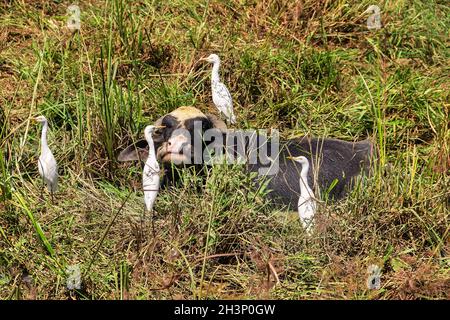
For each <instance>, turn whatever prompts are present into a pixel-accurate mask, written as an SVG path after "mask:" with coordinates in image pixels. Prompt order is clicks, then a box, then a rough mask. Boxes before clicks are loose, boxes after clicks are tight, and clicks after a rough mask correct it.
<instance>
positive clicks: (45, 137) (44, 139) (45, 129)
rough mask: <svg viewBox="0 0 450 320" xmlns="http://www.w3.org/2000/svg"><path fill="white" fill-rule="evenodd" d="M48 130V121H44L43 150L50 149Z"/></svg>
mask: <svg viewBox="0 0 450 320" xmlns="http://www.w3.org/2000/svg"><path fill="white" fill-rule="evenodd" d="M47 130H48V122H47V121H44V123H43V125H42V133H41V150H45V149H49V148H48V144H47Z"/></svg>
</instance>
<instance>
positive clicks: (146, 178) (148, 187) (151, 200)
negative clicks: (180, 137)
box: [142, 126, 160, 212]
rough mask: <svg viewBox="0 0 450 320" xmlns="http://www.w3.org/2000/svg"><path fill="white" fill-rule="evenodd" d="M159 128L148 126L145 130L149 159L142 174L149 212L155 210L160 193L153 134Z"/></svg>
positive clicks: (145, 199) (145, 200) (146, 205)
mask: <svg viewBox="0 0 450 320" xmlns="http://www.w3.org/2000/svg"><path fill="white" fill-rule="evenodd" d="M156 128H157V126H147V127H145V130H144V135H145V140H147V143H148V158H147V160H146V161H145V165H144V171H143V172H142V187H143V189H144V202H145V208H146V210H147V211H149V212H150V211H152V210H153V205H154V204H155V200H156V196H157V195H158V191H159V172H160V169H159V164H158V161H157V160H156V151H155V145H154V143H153V137H152V135H153V132H154V131H155V129H156Z"/></svg>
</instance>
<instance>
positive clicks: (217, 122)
mask: <svg viewBox="0 0 450 320" xmlns="http://www.w3.org/2000/svg"><path fill="white" fill-rule="evenodd" d="M205 115H206V117H207V118H208V120H209V121H211V123H212V125H213V127H214V128H216V129H219V130H221V131H227V125H226V124H225V122H223V121H222V120H221V119H219V118H218V117H216V116H215V115H213V114H210V113H207V114H205Z"/></svg>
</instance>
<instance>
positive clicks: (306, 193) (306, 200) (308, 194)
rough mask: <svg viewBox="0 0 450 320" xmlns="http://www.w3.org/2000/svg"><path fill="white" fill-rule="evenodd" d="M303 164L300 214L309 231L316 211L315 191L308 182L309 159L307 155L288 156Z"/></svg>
mask: <svg viewBox="0 0 450 320" xmlns="http://www.w3.org/2000/svg"><path fill="white" fill-rule="evenodd" d="M288 158H289V159H292V160H294V161H296V162H298V163H300V164H301V165H302V170H301V172H300V197H299V199H298V215H299V217H300V221H301V222H302V224H303V226H304V227H305V229H306V230H307V231H308V232H309V230H310V227H311V225H312V222H313V219H314V214H315V212H316V201H315V199H314V192H313V191H312V189H311V187H310V186H309V184H308V170H309V161H308V159H307V158H306V157H303V156H299V157H288Z"/></svg>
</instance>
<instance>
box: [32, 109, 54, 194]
mask: <svg viewBox="0 0 450 320" xmlns="http://www.w3.org/2000/svg"><path fill="white" fill-rule="evenodd" d="M34 120H35V121H37V122H40V123H42V134H41V155H40V156H39V161H38V171H39V174H40V175H41V177H42V180H43V181H44V183H46V184H47V190H48V191H49V192H50V194H51V196H52V202H53V193H54V192H56V191H57V190H58V164H57V163H56V160H55V157H54V156H53V153H52V151H51V150H50V148H49V147H48V144H47V130H48V121H47V119H46V118H45V117H44V116H39V117H36V118H34Z"/></svg>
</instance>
